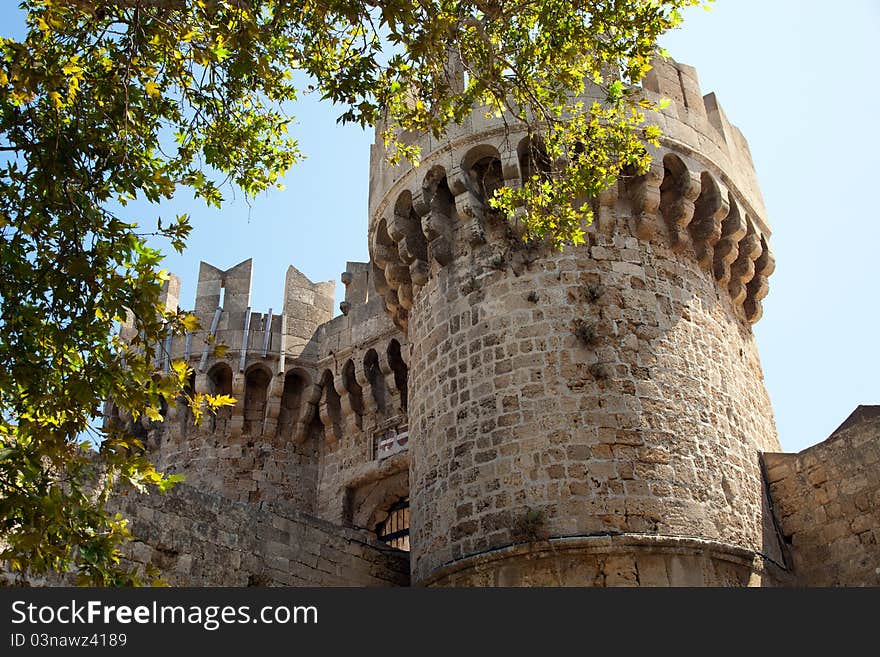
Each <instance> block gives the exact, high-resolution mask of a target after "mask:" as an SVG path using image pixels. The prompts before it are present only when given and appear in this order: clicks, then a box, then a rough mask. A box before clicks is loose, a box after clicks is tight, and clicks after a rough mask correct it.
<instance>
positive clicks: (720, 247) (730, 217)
mask: <svg viewBox="0 0 880 657" xmlns="http://www.w3.org/2000/svg"><path fill="white" fill-rule="evenodd" d="M728 206H729V208H730V209H729V210H728V211H727V216H726V217H725V218H724V221H723V222H722V224H721V239H720V240H718V244H716V245H715V253H714V254H713V259H714V262H715V280H717V281H718V283H719V284H720V285H722V286H726V285H727V284H728V283H729V282H730V268H731V266H732V265H733V263H734V262H735V261H736V259H737V258H738V257H739V241H740V240H741V239H742V238H743V237H744V236H745V234H746V222H745V220H744V219H743V216H742V212H740V209H739V204H737V202H736V200H735V199H734V198H733V196H732V195H730V194H728Z"/></svg>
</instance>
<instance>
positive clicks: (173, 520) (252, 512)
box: [119, 485, 409, 586]
mask: <svg viewBox="0 0 880 657" xmlns="http://www.w3.org/2000/svg"><path fill="white" fill-rule="evenodd" d="M119 507H120V511H121V512H122V513H123V514H124V515H126V516H127V517H129V518H131V521H132V531H133V533H134V535H135V536H137V537H140V538H141V539H142V540H139V541H136V542H134V543H133V544H132V545H131V547H130V550H129V557H130V558H131V559H132V560H133V561H135V562H140V563H152V564H154V565H155V566H157V567H158V568H159V569H160V570H161V571H162V575H163V576H164V577H165V579H166V580H167V581H168V583H169V584H171V585H172V586H406V585H408V583H409V558H408V555H407V554H406V553H404V552H400V551H398V550H393V549H391V548H388V547H386V546H384V545H383V544H381V543H379V542H377V541H376V540H375V538H374V537H372V536H371V535H370V534H369V533H368V532H364V531H360V530H355V529H351V528H346V527H341V526H338V525H334V524H332V523H328V522H325V521H322V520H319V519H317V518H314V517H311V516H308V515H305V514H303V513H300V512H299V511H297V510H295V509H294V508H292V506H289V505H283V504H271V505H270V504H259V505H256V504H244V503H239V502H233V501H231V500H228V499H225V498H223V497H221V496H220V495H215V494H209V493H204V492H201V491H198V490H196V489H194V488H190V487H189V486H186V485H178V486H176V487H175V488H174V490H173V491H172V492H170V493H168V494H167V495H165V496H160V495H135V494H132V495H130V496H128V497H126V498H122V499H120V500H119Z"/></svg>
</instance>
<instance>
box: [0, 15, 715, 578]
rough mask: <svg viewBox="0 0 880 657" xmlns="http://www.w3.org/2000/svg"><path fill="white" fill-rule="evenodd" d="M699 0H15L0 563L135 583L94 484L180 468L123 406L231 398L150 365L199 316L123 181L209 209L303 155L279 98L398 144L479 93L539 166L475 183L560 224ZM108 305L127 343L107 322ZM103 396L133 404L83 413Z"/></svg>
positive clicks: (0, 182) (611, 175)
mask: <svg viewBox="0 0 880 657" xmlns="http://www.w3.org/2000/svg"><path fill="white" fill-rule="evenodd" d="M699 1H700V0H592V1H585V0H541V1H538V0H535V1H531V0H518V1H517V0H514V1H511V2H507V1H505V2H501V1H497V0H479V1H464V0H461V1H459V0H109V1H106V2H102V1H99V0H25V1H23V2H21V4H20V6H21V8H22V10H23V13H24V14H25V15H26V28H27V29H26V35H25V36H24V37H23V38H22V39H11V38H4V39H0V561H2V562H3V565H4V566H5V567H6V568H7V569H11V570H12V571H13V572H21V573H28V574H31V575H40V574H45V573H52V572H63V571H67V572H71V571H72V572H74V573H75V574H76V575H77V576H78V578H79V581H80V582H82V583H88V584H97V585H130V584H139V583H143V582H145V581H151V579H152V574H151V573H148V572H144V571H138V570H136V569H134V568H133V567H132V566H131V564H129V563H127V562H126V561H125V560H122V559H121V548H122V547H123V545H124V542H125V540H126V539H127V538H128V536H129V530H128V527H127V523H126V520H125V519H124V518H121V517H120V516H118V515H116V514H114V513H113V512H112V511H110V510H108V506H107V504H106V503H107V501H108V500H109V499H110V498H111V497H112V495H113V494H114V491H118V490H120V489H126V490H129V489H132V488H133V489H135V490H140V491H149V490H159V491H164V490H166V489H167V488H169V487H170V486H171V485H172V484H173V483H174V481H175V478H174V477H169V476H165V475H163V474H162V473H160V472H157V471H156V469H155V468H154V467H153V465H152V464H151V463H150V461H149V460H148V459H147V458H146V457H145V454H144V446H143V444H142V442H141V440H139V439H138V438H137V434H136V433H133V432H132V431H131V427H132V426H133V425H135V424H137V423H138V422H141V423H143V422H144V418H146V419H147V420H161V418H162V411H163V409H164V408H165V407H166V406H167V404H175V403H184V404H189V405H190V406H191V407H192V409H193V411H194V413H195V415H196V417H197V419H198V418H199V417H201V415H202V414H203V413H207V412H212V411H215V410H216V409H217V408H219V407H220V406H223V405H228V404H230V403H232V401H233V400H231V399H230V398H228V397H211V396H208V395H201V394H197V393H194V392H193V391H191V390H189V389H188V388H187V385H186V384H187V381H188V379H189V376H190V374H191V373H190V372H189V371H188V368H187V365H186V364H185V363H178V362H175V363H173V364H172V365H173V366H172V367H171V368H169V371H168V372H167V373H164V372H161V371H160V372H157V371H156V369H155V367H154V366H153V365H154V349H156V348H160V346H161V343H162V338H163V337H164V336H165V335H166V334H167V332H168V331H173V332H176V333H183V332H184V331H186V330H193V329H195V328H196V325H197V322H196V320H195V318H194V317H193V316H191V315H188V314H186V313H183V312H181V311H179V310H177V311H175V310H166V309H164V307H162V306H161V305H160V304H159V295H160V292H161V289H162V285H163V282H164V281H165V280H166V278H167V273H166V272H165V271H164V270H162V269H161V260H162V254H161V253H160V252H159V251H158V250H157V249H156V248H154V247H153V246H151V244H155V241H152V240H153V238H155V237H161V238H164V239H166V240H168V241H169V242H170V244H171V245H172V246H173V248H175V249H178V250H182V249H184V247H185V244H186V239H187V236H188V234H189V232H190V223H189V218H188V217H187V216H185V215H182V216H178V217H175V218H173V219H171V220H169V219H167V218H166V219H165V220H164V221H162V220H160V219H157V214H158V211H157V213H156V214H154V215H152V216H149V215H147V214H144V211H143V210H140V211H138V212H135V211H134V210H133V207H134V206H133V205H131V201H133V200H135V199H139V200H146V201H148V202H150V203H152V204H159V203H161V201H162V200H163V199H169V198H171V197H172V196H174V195H178V198H180V195H181V194H192V195H193V196H194V197H195V198H196V199H201V200H202V201H204V202H205V203H207V204H209V205H211V206H216V207H217V208H220V207H222V205H223V202H224V194H227V195H228V193H229V191H230V190H232V189H239V190H242V191H243V192H244V193H245V194H246V195H247V196H254V195H256V194H259V193H262V192H264V191H266V190H269V189H271V188H278V187H281V186H282V185H281V180H282V178H283V176H284V175H285V173H286V172H287V171H288V170H289V169H290V168H291V167H292V166H293V165H294V164H295V163H296V162H297V160H298V159H300V157H301V154H300V152H299V150H298V148H297V142H296V135H295V134H291V133H290V128H291V125H292V124H291V121H292V116H291V111H295V108H296V104H295V101H296V99H297V98H298V97H299V96H300V95H301V94H303V93H305V92H312V93H319V94H320V95H321V96H322V97H323V98H324V99H325V100H326V101H327V110H328V111H330V112H336V113H337V114H338V116H339V120H340V121H343V122H352V123H355V124H358V125H361V126H363V127H365V128H366V127H370V126H380V129H381V130H382V133H383V135H384V138H385V141H386V144H387V146H388V148H387V150H388V153H389V157H390V158H392V159H397V160H399V159H401V158H406V159H409V160H410V161H412V162H414V163H417V162H418V158H419V153H418V151H417V149H416V148H415V147H414V146H413V145H412V140H407V139H406V135H409V134H412V133H413V132H415V133H425V132H427V133H432V134H434V135H437V136H439V135H441V134H442V133H443V131H444V128H445V127H446V126H447V125H449V124H450V123H456V122H461V121H463V120H464V119H465V118H466V117H467V116H468V115H469V113H471V112H473V111H482V112H489V113H493V114H496V115H499V116H502V117H504V119H505V120H506V121H508V122H509V124H510V125H511V127H512V128H513V127H516V128H517V129H523V128H525V129H526V130H528V131H529V132H530V133H531V134H534V135H535V136H536V137H539V138H538V139H536V143H540V144H541V145H542V146H541V147H542V149H543V151H542V157H543V158H544V160H545V161H546V162H549V163H551V164H550V165H549V166H548V167H545V168H544V169H542V171H540V172H538V173H536V174H535V176H534V177H533V178H532V179H530V180H527V181H526V183H525V184H524V185H523V186H522V188H520V189H503V190H500V191H499V192H498V193H497V196H496V197H495V198H494V199H492V201H491V202H492V204H493V205H494V206H495V207H496V209H497V210H498V211H499V212H501V213H502V214H504V215H506V216H508V217H513V216H516V217H517V219H518V221H520V222H522V225H524V226H525V235H524V237H525V238H526V239H542V240H548V241H550V242H552V243H553V244H555V245H556V246H558V247H562V246H565V245H577V244H579V243H582V242H583V236H584V233H583V229H584V227H585V225H586V224H587V223H588V222H589V221H590V219H591V215H590V209H589V205H588V204H579V203H576V202H574V199H578V198H584V197H593V196H595V195H597V194H598V193H599V192H600V191H601V190H602V189H604V188H605V187H607V186H608V185H609V184H610V183H611V182H612V181H613V180H614V179H615V177H616V176H617V174H618V173H619V172H620V171H621V169H623V168H624V167H627V166H630V167H633V168H634V169H635V170H636V171H639V170H642V171H643V170H644V169H645V167H646V166H647V164H648V161H647V157H648V156H647V154H646V150H645V147H644V144H645V142H654V143H656V140H657V139H658V137H659V133H658V131H657V130H656V128H652V127H646V126H645V124H644V123H643V119H644V113H645V112H646V111H651V110H653V109H656V108H654V107H653V105H652V104H651V103H650V102H649V101H647V100H646V99H644V98H643V97H642V96H641V95H640V93H639V87H638V83H639V81H640V80H641V78H642V77H643V76H644V74H645V73H646V71H647V70H648V69H649V67H650V61H651V57H652V56H653V55H654V53H655V48H656V41H657V38H658V37H659V36H660V35H661V34H663V33H664V32H665V31H667V30H669V29H671V28H673V27H675V26H676V25H678V24H679V22H680V20H681V16H680V13H679V12H680V10H681V9H682V8H683V7H686V6H688V5H694V4H698V2H699ZM590 89H592V90H593V91H592V92H591V93H587V94H586V95H585V92H586V91H589V90H590ZM596 89H599V90H601V91H600V92H599V93H596ZM586 97H590V98H593V100H583V99H584V98H586ZM475 108H476V109H475ZM137 206H138V207H140V208H142V207H144V206H143V204H137ZM148 207H149V206H148ZM124 321H128V322H130V324H131V325H132V326H133V327H134V329H135V333H136V334H137V335H136V337H135V338H134V339H132V340H128V341H122V340H121V339H119V337H118V327H119V325H120V323H122V322H124ZM105 400H113V404H114V407H115V408H116V409H118V412H119V414H120V417H122V418H124V419H125V420H127V422H116V423H112V422H111V423H108V424H107V425H106V426H103V427H100V428H98V427H97V426H96V422H95V418H96V417H97V416H100V414H101V409H102V405H103V403H104V402H105ZM84 437H87V438H89V440H84Z"/></svg>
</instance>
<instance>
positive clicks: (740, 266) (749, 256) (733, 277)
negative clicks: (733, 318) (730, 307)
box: [727, 218, 761, 304]
mask: <svg viewBox="0 0 880 657" xmlns="http://www.w3.org/2000/svg"><path fill="white" fill-rule="evenodd" d="M746 224H747V226H748V228H747V232H746V236H745V237H743V238H742V239H741V240H740V242H739V246H738V250H739V255H738V256H737V258H736V260H735V261H734V263H733V264H732V265H731V267H730V282H729V283H728V284H727V290H728V291H729V292H730V297H731V299H733V302H734V303H735V304H741V303H742V302H743V301H745V299H746V293H747V290H746V285H747V284H748V282H749V281H751V280H752V278H753V277H754V276H755V260H757V259H758V256H760V255H761V238H760V237H759V236H758V234H757V233H756V232H755V227H754V226H753V225H752V222H751V221H750V220H749V219H748V218H746Z"/></svg>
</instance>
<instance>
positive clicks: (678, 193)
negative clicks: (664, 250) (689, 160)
mask: <svg viewBox="0 0 880 657" xmlns="http://www.w3.org/2000/svg"><path fill="white" fill-rule="evenodd" d="M699 195H700V177H699V176H698V175H696V174H694V173H693V172H692V171H691V170H690V169H688V168H685V170H684V171H683V172H682V174H681V175H680V177H679V179H678V180H676V181H675V184H673V185H672V186H671V188H670V189H667V190H662V191H661V192H660V211H661V212H662V213H663V218H664V219H666V224H667V225H668V226H669V240H670V243H671V245H672V248H673V250H674V251H683V250H685V249H686V248H687V246H688V245H689V244H690V235H689V234H688V230H687V228H688V225H689V224H690V223H691V220H692V219H693V218H694V203H695V201H696V200H697V197H698V196H699Z"/></svg>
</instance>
